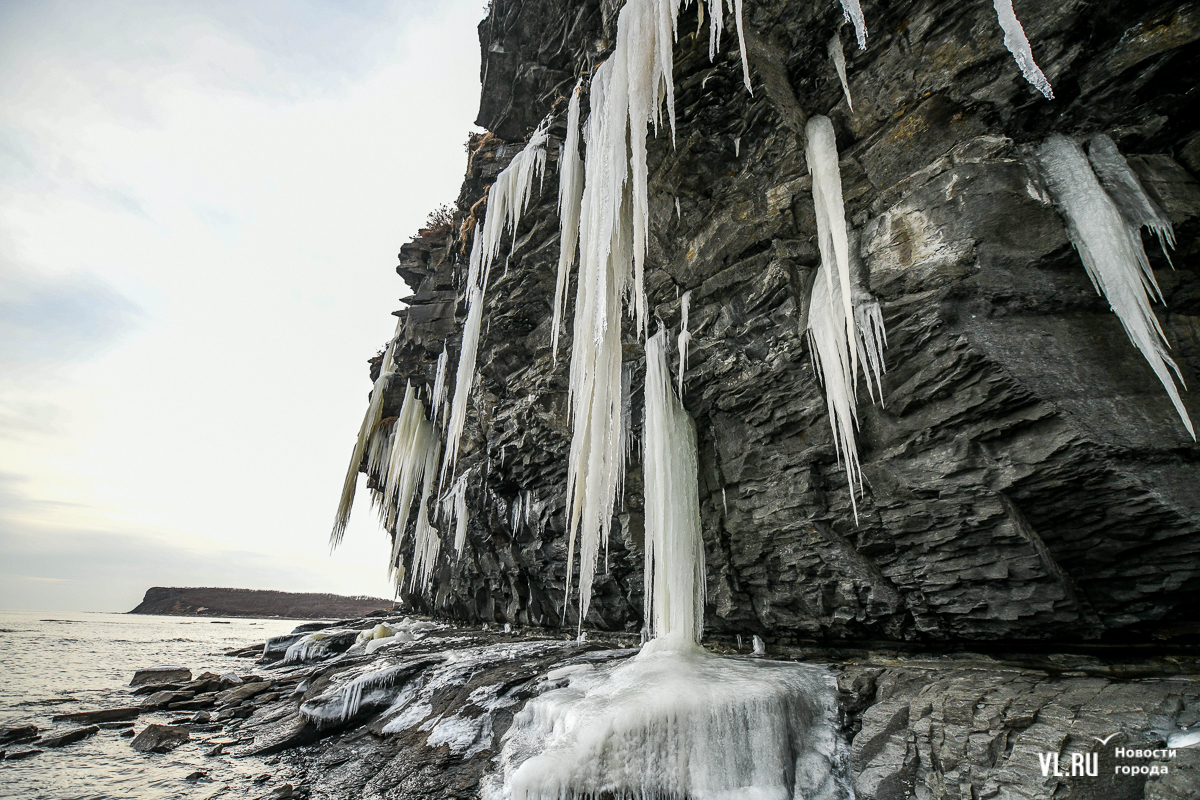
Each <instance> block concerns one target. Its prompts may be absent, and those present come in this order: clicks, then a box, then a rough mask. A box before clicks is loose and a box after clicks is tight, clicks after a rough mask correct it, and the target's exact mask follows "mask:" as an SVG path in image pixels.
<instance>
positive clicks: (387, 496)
mask: <svg viewBox="0 0 1200 800" xmlns="http://www.w3.org/2000/svg"><path fill="white" fill-rule="evenodd" d="M394 431H395V432H394V434H393V442H392V452H391V459H390V460H389V463H388V469H387V477H386V481H385V484H384V491H383V501H382V502H383V504H384V505H383V508H381V509H380V517H381V521H382V522H383V526H384V528H386V529H387V530H389V531H391V532H392V557H391V561H390V562H389V563H390V566H391V569H392V570H395V571H396V572H398V573H399V572H400V571H401V565H400V545H401V544H402V543H403V541H404V532H405V529H406V528H407V527H408V516H409V513H410V510H411V508H412V501H413V497H414V496H415V494H416V489H417V483H418V482H419V481H420V480H421V477H422V476H423V475H424V473H425V468H426V465H427V463H428V460H429V459H428V454H429V449H430V447H431V446H432V445H433V443H434V441H435V440H434V435H433V423H432V422H430V421H429V420H427V419H425V404H424V403H422V402H421V400H420V399H419V398H418V397H417V392H416V389H415V388H414V387H413V386H411V385H410V386H409V387H408V390H407V391H406V392H405V395H404V404H403V405H402V406H401V407H400V416H399V417H398V418H397V419H396V424H395V428H394ZM397 584H399V579H397Z"/></svg>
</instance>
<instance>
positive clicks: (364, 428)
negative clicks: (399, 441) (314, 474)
mask: <svg viewBox="0 0 1200 800" xmlns="http://www.w3.org/2000/svg"><path fill="white" fill-rule="evenodd" d="M401 324H402V323H400V322H397V323H396V333H395V334H394V335H393V336H392V340H391V341H390V342H388V346H387V348H386V349H385V350H384V353H383V361H382V362H381V363H380V365H379V377H378V378H376V379H375V385H374V386H373V387H372V388H371V402H370V403H368V404H367V413H366V415H365V416H364V417H363V421H362V425H361V426H359V429H358V439H357V440H355V442H354V452H353V453H352V454H351V456H350V466H349V468H348V469H347V470H346V479H345V481H343V483H342V497H341V500H340V501H339V502H338V510H337V515H336V516H335V517H334V521H333V532H332V533H331V534H330V536H329V541H330V543H331V544H332V545H333V546H334V547H337V546H338V545H339V544H341V543H342V537H343V536H345V534H346V523H348V522H349V521H350V509H351V508H352V507H353V506H354V490H355V487H357V486H358V468H359V466H361V465H362V459H363V453H364V452H365V451H366V449H367V445H368V443H369V442H370V441H371V437H372V436H373V435H374V433H375V429H376V428H377V427H378V426H379V421H380V418H381V417H382V414H383V396H384V394H385V393H386V391H387V387H388V384H389V383H391V381H392V375H394V374H395V372H396V363H395V361H394V360H393V358H392V355H393V353H394V351H395V349H396V341H397V340H398V339H399V338H400V333H401V330H400V325H401Z"/></svg>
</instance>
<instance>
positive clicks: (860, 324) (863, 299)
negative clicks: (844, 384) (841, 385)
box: [854, 292, 887, 405]
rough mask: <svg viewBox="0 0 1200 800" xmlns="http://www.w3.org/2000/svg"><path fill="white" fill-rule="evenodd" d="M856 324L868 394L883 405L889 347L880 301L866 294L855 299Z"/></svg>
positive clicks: (859, 354) (859, 352)
mask: <svg viewBox="0 0 1200 800" xmlns="http://www.w3.org/2000/svg"><path fill="white" fill-rule="evenodd" d="M854 322H855V327H857V328H858V359H859V361H860V362H861V363H862V368H863V375H864V376H866V379H867V380H866V384H867V393H868V394H869V395H870V396H871V399H872V400H874V401H876V402H877V403H879V404H880V405H883V373H884V372H886V371H887V369H886V367H885V366H884V363H883V349H884V348H885V347H887V331H886V330H885V329H884V327H883V310H882V309H881V308H880V307H879V301H877V300H876V299H875V298H874V297H871V296H870V295H869V294H867V293H866V292H863V293H862V295H861V296H857V297H855V299H854Z"/></svg>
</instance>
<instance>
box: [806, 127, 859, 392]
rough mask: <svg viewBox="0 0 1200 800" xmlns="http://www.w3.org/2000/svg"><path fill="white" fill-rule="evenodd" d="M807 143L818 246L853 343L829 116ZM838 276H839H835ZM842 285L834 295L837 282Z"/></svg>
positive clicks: (853, 353)
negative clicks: (840, 304) (834, 285)
mask: <svg viewBox="0 0 1200 800" xmlns="http://www.w3.org/2000/svg"><path fill="white" fill-rule="evenodd" d="M804 132H805V135H806V138H807V140H808V141H807V144H806V145H805V158H806V159H807V160H808V171H809V173H810V174H811V175H812V193H813V208H814V210H815V212H816V217H817V245H818V247H819V248H820V251H821V265H822V266H823V267H825V269H824V272H825V280H826V282H827V283H828V284H829V286H828V290H829V294H830V296H831V297H834V296H836V297H838V298H839V300H840V302H841V303H842V314H841V315H840V316H839V319H841V320H842V321H843V324H844V325H845V328H846V336H845V341H846V343H847V344H849V343H852V342H853V341H854V338H855V334H854V312H853V310H852V309H851V302H850V301H851V298H850V243H849V239H848V238H847V235H846V210H845V208H844V207H843V205H842V176H841V172H840V171H839V169H838V152H837V140H836V138H835V136H834V132H833V123H832V122H830V120H829V117H823V116H819V115H818V116H814V117H812V118H811V119H809V121H808V125H806V126H805V129H804ZM835 272H836V273H837V274H836V277H835V275H834V273H835ZM835 280H836V282H837V283H839V284H840V289H839V291H837V292H836V293H835V291H834V287H833V284H834V282H835ZM848 349H849V352H850V378H851V380H852V381H853V379H854V376H855V373H856V371H857V369H858V348H857V347H853V346H851V347H849V348H848Z"/></svg>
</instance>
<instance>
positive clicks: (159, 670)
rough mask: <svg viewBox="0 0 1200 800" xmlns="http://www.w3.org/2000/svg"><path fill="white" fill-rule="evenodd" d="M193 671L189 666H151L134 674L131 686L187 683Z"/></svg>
mask: <svg viewBox="0 0 1200 800" xmlns="http://www.w3.org/2000/svg"><path fill="white" fill-rule="evenodd" d="M191 679H192V671H191V670H190V669H188V668H187V667H150V668H148V669H139V670H138V671H137V672H135V673H134V674H133V680H131V681H130V682H129V685H130V686H134V687H136V686H145V685H147V684H152V683H187V682H188V681H190V680H191Z"/></svg>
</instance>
